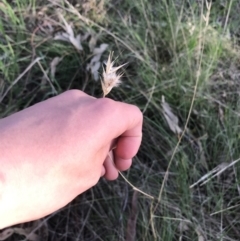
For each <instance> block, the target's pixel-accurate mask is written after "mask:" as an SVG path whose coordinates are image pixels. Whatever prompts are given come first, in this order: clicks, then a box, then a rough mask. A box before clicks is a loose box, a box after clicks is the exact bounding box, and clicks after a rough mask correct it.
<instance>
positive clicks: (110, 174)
mask: <svg viewBox="0 0 240 241" xmlns="http://www.w3.org/2000/svg"><path fill="white" fill-rule="evenodd" d="M113 160H114V159H113V152H112V151H110V152H109V154H108V156H107V157H106V159H105V161H104V163H103V166H104V168H105V174H104V177H105V178H106V179H108V180H110V181H111V180H115V179H117V178H118V170H117V168H116V167H115V164H114V161H113Z"/></svg>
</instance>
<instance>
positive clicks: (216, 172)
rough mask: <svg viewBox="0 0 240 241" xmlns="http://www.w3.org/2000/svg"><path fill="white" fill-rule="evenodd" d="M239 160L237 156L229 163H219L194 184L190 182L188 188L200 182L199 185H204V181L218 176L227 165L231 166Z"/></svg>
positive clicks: (206, 181)
mask: <svg viewBox="0 0 240 241" xmlns="http://www.w3.org/2000/svg"><path fill="white" fill-rule="evenodd" d="M239 161H240V158H238V159H237V160H235V161H233V162H231V163H230V164H228V165H227V164H226V163H221V164H220V165H218V166H217V167H215V168H214V169H213V170H212V171H210V172H209V173H207V174H205V175H204V176H203V177H201V178H200V179H199V180H198V181H197V182H195V183H194V184H192V185H191V186H190V188H193V187H195V186H196V185H197V184H198V183H200V182H202V183H201V186H203V185H205V184H206V183H208V182H209V181H210V180H212V179H213V178H214V177H216V176H219V175H220V174H221V173H223V172H224V171H226V170H227V169H228V168H229V167H232V166H233V165H235V164H236V163H238V162H239Z"/></svg>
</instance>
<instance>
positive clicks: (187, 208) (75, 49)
mask: <svg viewBox="0 0 240 241" xmlns="http://www.w3.org/2000/svg"><path fill="white" fill-rule="evenodd" d="M239 10H240V6H239V3H238V1H234V0H230V1H209V2H208V1H181V0H180V1H173V0H170V1H166V0H163V1H151V0H150V1H147V0H140V1H123V0H119V1H103V0H102V1H95V0H90V1H83V4H78V3H77V1H67V0H64V1H34V0H32V1H29V0H22V1H6V0H3V1H2V2H1V3H0V100H1V101H0V115H1V117H4V116H7V115H9V114H11V113H13V112H16V111H18V110H21V109H23V108H26V107H28V106H30V105H32V104H34V103H36V102H39V101H41V100H44V99H46V98H48V97H50V96H54V95H56V94H58V93H61V92H63V91H65V90H67V89H72V88H77V89H81V90H83V91H85V92H87V93H88V94H91V95H94V96H97V97H98V96H100V95H101V83H100V77H99V76H100V75H99V73H100V72H101V70H100V67H101V66H102V65H103V64H104V63H107V58H108V54H109V52H111V51H114V53H115V54H114V55H115V56H119V57H118V59H117V61H116V64H117V65H122V64H124V63H128V65H126V66H125V67H124V68H123V71H124V73H123V76H122V85H121V87H119V88H117V89H113V90H112V92H111V93H110V94H109V96H110V98H113V99H115V100H120V101H124V102H127V103H132V104H136V105H137V106H139V107H140V108H141V110H142V111H143V113H144V129H143V143H142V146H141V149H140V151H139V153H138V155H137V157H136V158H135V160H134V163H133V167H132V168H131V170H129V171H128V172H126V173H124V176H125V177H126V178H127V180H128V181H129V182H130V183H132V184H133V185H134V186H135V187H137V188H139V189H140V190H142V191H144V193H147V194H149V195H151V196H153V197H154V199H151V198H149V197H148V196H146V195H143V194H141V193H137V194H136V191H135V190H133V189H132V187H131V186H130V185H129V183H128V182H126V181H125V179H123V178H121V177H120V178H119V179H118V180H117V181H114V182H111V183H109V182H106V181H105V180H101V181H100V183H99V184H98V185H97V186H96V187H94V188H93V189H91V190H89V191H88V192H86V193H84V194H83V195H81V196H79V197H78V198H77V199H75V200H74V201H73V202H72V203H70V204H69V205H68V206H67V207H65V208H63V210H61V211H59V212H57V213H55V214H53V215H50V216H49V217H47V218H45V219H42V220H40V221H38V222H37V223H36V222H34V223H30V224H27V225H28V228H29V226H30V227H31V228H30V229H27V227H26V225H22V226H18V228H21V229H23V230H25V231H26V230H30V231H29V232H28V234H26V232H25V233H24V234H23V232H22V233H21V232H20V233H19V232H17V231H16V230H15V231H14V230H13V232H14V234H11V236H10V237H9V238H8V239H6V240H19V238H23V237H25V238H26V239H27V240H31V239H30V238H29V234H33V233H34V234H36V235H37V236H38V238H40V239H39V240H69V241H70V240H85V241H87V240H91V241H92V240H104V241H107V240H126V241H131V240H145V241H147V240H149V241H152V240H164V241H172V240H182V241H187V240H196V241H206V240H214V241H215V240H216V241H217V240H219V241H220V240H231V241H233V240H239V236H240V234H239V230H240V224H239V217H238V216H239V215H238V213H239V207H240V206H239V201H240V199H239V197H240V187H239V185H240V184H239V181H240V179H239V175H240V171H239V161H238V160H239V156H240V146H239V144H240V142H239V115H240V109H239V108H240V105H239V80H240V59H239V53H240V50H239V36H240V32H239V31H240V29H239V26H240V22H239V17H238V15H239V14H238V13H239ZM60 16H62V17H60ZM74 43H75V44H74ZM102 44H105V45H104V46H103V45H102ZM80 46H81V47H80ZM56 58H58V59H57V60H56ZM163 96H164V100H165V108H166V106H168V107H167V108H168V109H167V111H166V109H165V112H164V111H163V110H164V108H163V103H162V97H163ZM164 113H165V114H164ZM166 113H167V115H168V117H167V118H166ZM174 120H175V121H174ZM170 123H171V124H172V125H175V126H174V127H175V129H176V130H180V131H178V132H174V131H173V130H175V129H174V128H171V126H170V125H171V124H170ZM199 180H200V181H199ZM198 181H199V182H198ZM196 183H197V184H196ZM193 184H195V185H193ZM56 201H57V200H56ZM36 208H37V207H36ZM18 231H19V230H18ZM41 235H45V236H44V238H42V237H41Z"/></svg>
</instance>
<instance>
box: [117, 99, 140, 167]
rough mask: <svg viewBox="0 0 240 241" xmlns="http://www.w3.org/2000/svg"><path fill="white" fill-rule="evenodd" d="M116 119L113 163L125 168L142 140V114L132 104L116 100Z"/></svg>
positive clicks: (129, 163)
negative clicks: (115, 142)
mask: <svg viewBox="0 0 240 241" xmlns="http://www.w3.org/2000/svg"><path fill="white" fill-rule="evenodd" d="M117 104H118V113H117V114H116V116H117V119H118V121H117V122H115V123H114V125H115V127H114V128H113V129H115V130H116V131H115V133H114V134H115V138H117V144H116V149H115V150H114V159H115V165H116V167H117V168H118V169H119V170H122V171H123V170H126V169H128V168H129V167H130V166H131V163H132V161H131V159H132V158H133V157H134V156H135V155H136V154H137V152H138V149H139V147H140V144H141V141H142V124H143V115H142V113H141V111H140V110H139V108H137V107H136V106H133V105H129V104H125V103H121V102H117Z"/></svg>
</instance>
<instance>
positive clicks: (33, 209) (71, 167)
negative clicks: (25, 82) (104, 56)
mask: <svg viewBox="0 0 240 241" xmlns="http://www.w3.org/2000/svg"><path fill="white" fill-rule="evenodd" d="M0 133H1V139H0V156H1V159H0V167H1V168H0V229H1V228H4V227H6V226H9V225H13V224H16V223H22V222H27V221H31V220H35V219H39V218H41V217H44V216H46V215H48V214H50V213H52V212H54V211H56V210H58V209H59V208H62V207H63V206H65V205H66V204H67V203H69V202H70V201H71V200H72V199H74V198H75V197H76V196H77V195H79V194H80V193H82V192H84V191H85V190H87V189H89V188H91V187H92V186H94V185H95V184H96V183H97V182H98V180H99V178H100V177H101V176H104V177H105V178H106V179H108V180H113V179H116V178H117V176H118V170H120V171H123V170H126V169H128V168H129V167H130V166H131V163H132V157H133V156H134V155H136V153H137V151H138V148H139V146H140V143H141V135H142V114H141V112H140V110H139V109H138V108H137V107H135V106H132V105H129V104H125V103H121V102H116V101H113V100H110V99H108V98H102V99H95V98H93V97H91V96H89V95H87V94H85V93H83V92H81V91H78V90H71V91H67V92H65V93H63V94H61V95H59V96H57V97H53V98H51V99H48V100H46V101H43V102H41V103H38V104H36V105H34V106H32V107H29V108H27V109H25V110H23V111H20V112H18V113H16V114H13V115H11V116H9V117H6V118H4V119H1V120H0ZM113 146H116V148H115V149H114V150H113V152H114V163H113V162H112V160H111V159H110V158H109V156H108V153H109V151H110V150H111V149H112V147H113Z"/></svg>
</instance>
